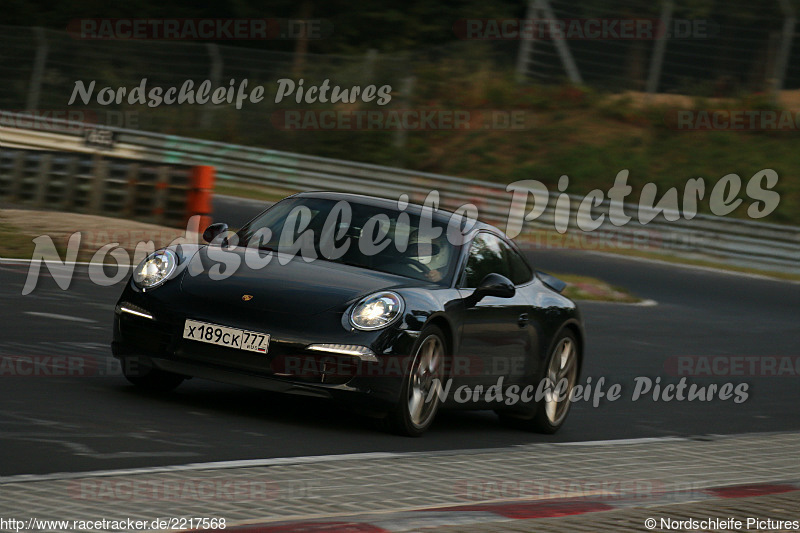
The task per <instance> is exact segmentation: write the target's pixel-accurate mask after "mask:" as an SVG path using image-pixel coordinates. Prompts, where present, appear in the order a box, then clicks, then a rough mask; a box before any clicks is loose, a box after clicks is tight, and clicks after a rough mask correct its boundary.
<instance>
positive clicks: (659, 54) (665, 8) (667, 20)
mask: <svg viewBox="0 0 800 533" xmlns="http://www.w3.org/2000/svg"><path fill="white" fill-rule="evenodd" d="M674 7H675V4H674V2H673V0H664V1H663V2H662V3H661V19H660V20H659V25H660V26H661V35H659V36H658V39H657V40H656V44H655V46H654V47H653V57H652V59H651V60H650V73H649V74H648V76H647V94H648V98H649V95H651V94H653V93H655V92H656V91H657V90H658V82H659V81H661V66H662V65H663V64H664V52H665V51H666V49H667V39H668V34H669V28H670V26H671V25H672V10H673V8H674Z"/></svg>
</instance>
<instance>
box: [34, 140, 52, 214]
mask: <svg viewBox="0 0 800 533" xmlns="http://www.w3.org/2000/svg"><path fill="white" fill-rule="evenodd" d="M52 165H53V154H51V153H49V152H45V153H43V154H42V157H41V159H39V169H38V172H37V174H38V176H37V178H38V180H39V182H38V183H37V184H36V192H35V193H34V196H33V205H35V206H36V207H44V206H45V205H47V189H48V188H49V187H50V180H51V178H52V176H51V175H50V170H51V169H52Z"/></svg>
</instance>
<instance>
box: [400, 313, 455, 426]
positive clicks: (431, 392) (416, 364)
mask: <svg viewBox="0 0 800 533" xmlns="http://www.w3.org/2000/svg"><path fill="white" fill-rule="evenodd" d="M445 346H446V344H445V339H444V334H443V333H442V330H440V329H439V328H437V327H436V326H430V327H427V328H425V329H424V330H423V331H422V333H421V334H420V336H419V340H418V341H417V343H416V345H415V350H413V353H414V359H413V361H412V363H411V367H410V368H409V372H408V374H407V375H406V376H405V378H404V379H403V386H402V388H401V394H400V401H399V402H398V403H397V405H396V406H395V408H394V409H393V410H392V411H391V412H390V413H389V415H388V416H387V421H388V422H389V425H390V428H391V429H392V430H393V431H394V432H395V433H399V434H401V435H407V436H410V437H418V436H420V435H422V434H423V433H424V432H425V430H427V429H428V428H429V427H430V425H431V423H433V419H434V418H435V416H436V412H437V411H438V410H439V403H440V401H439V392H440V390H441V386H442V380H444V368H445V357H446V355H445Z"/></svg>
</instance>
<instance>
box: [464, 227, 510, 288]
mask: <svg viewBox="0 0 800 533" xmlns="http://www.w3.org/2000/svg"><path fill="white" fill-rule="evenodd" d="M506 248H507V246H506V244H505V243H504V242H503V241H501V240H500V239H499V238H498V237H496V236H494V235H492V234H490V233H479V234H478V235H477V236H476V237H475V238H474V239H473V240H472V245H471V246H470V249H469V258H468V259H467V266H466V267H465V268H464V274H465V282H464V286H465V287H468V288H475V287H477V286H478V284H479V283H480V282H481V280H482V279H483V278H484V276H486V275H487V274H492V273H496V274H502V275H503V276H505V277H507V278H511V269H510V268H509V264H508V261H507V260H506V253H505V251H506Z"/></svg>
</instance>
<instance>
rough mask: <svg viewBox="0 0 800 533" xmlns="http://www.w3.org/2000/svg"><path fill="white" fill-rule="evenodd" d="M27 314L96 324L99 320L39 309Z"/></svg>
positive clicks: (26, 312)
mask: <svg viewBox="0 0 800 533" xmlns="http://www.w3.org/2000/svg"><path fill="white" fill-rule="evenodd" d="M25 314H26V315H31V316H39V317H42V318H54V319H56V320H69V321H71V322H84V323H87V324H94V323H95V322H97V320H91V319H89V318H81V317H79V316H70V315H59V314H58V313H39V312H37V311H25Z"/></svg>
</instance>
